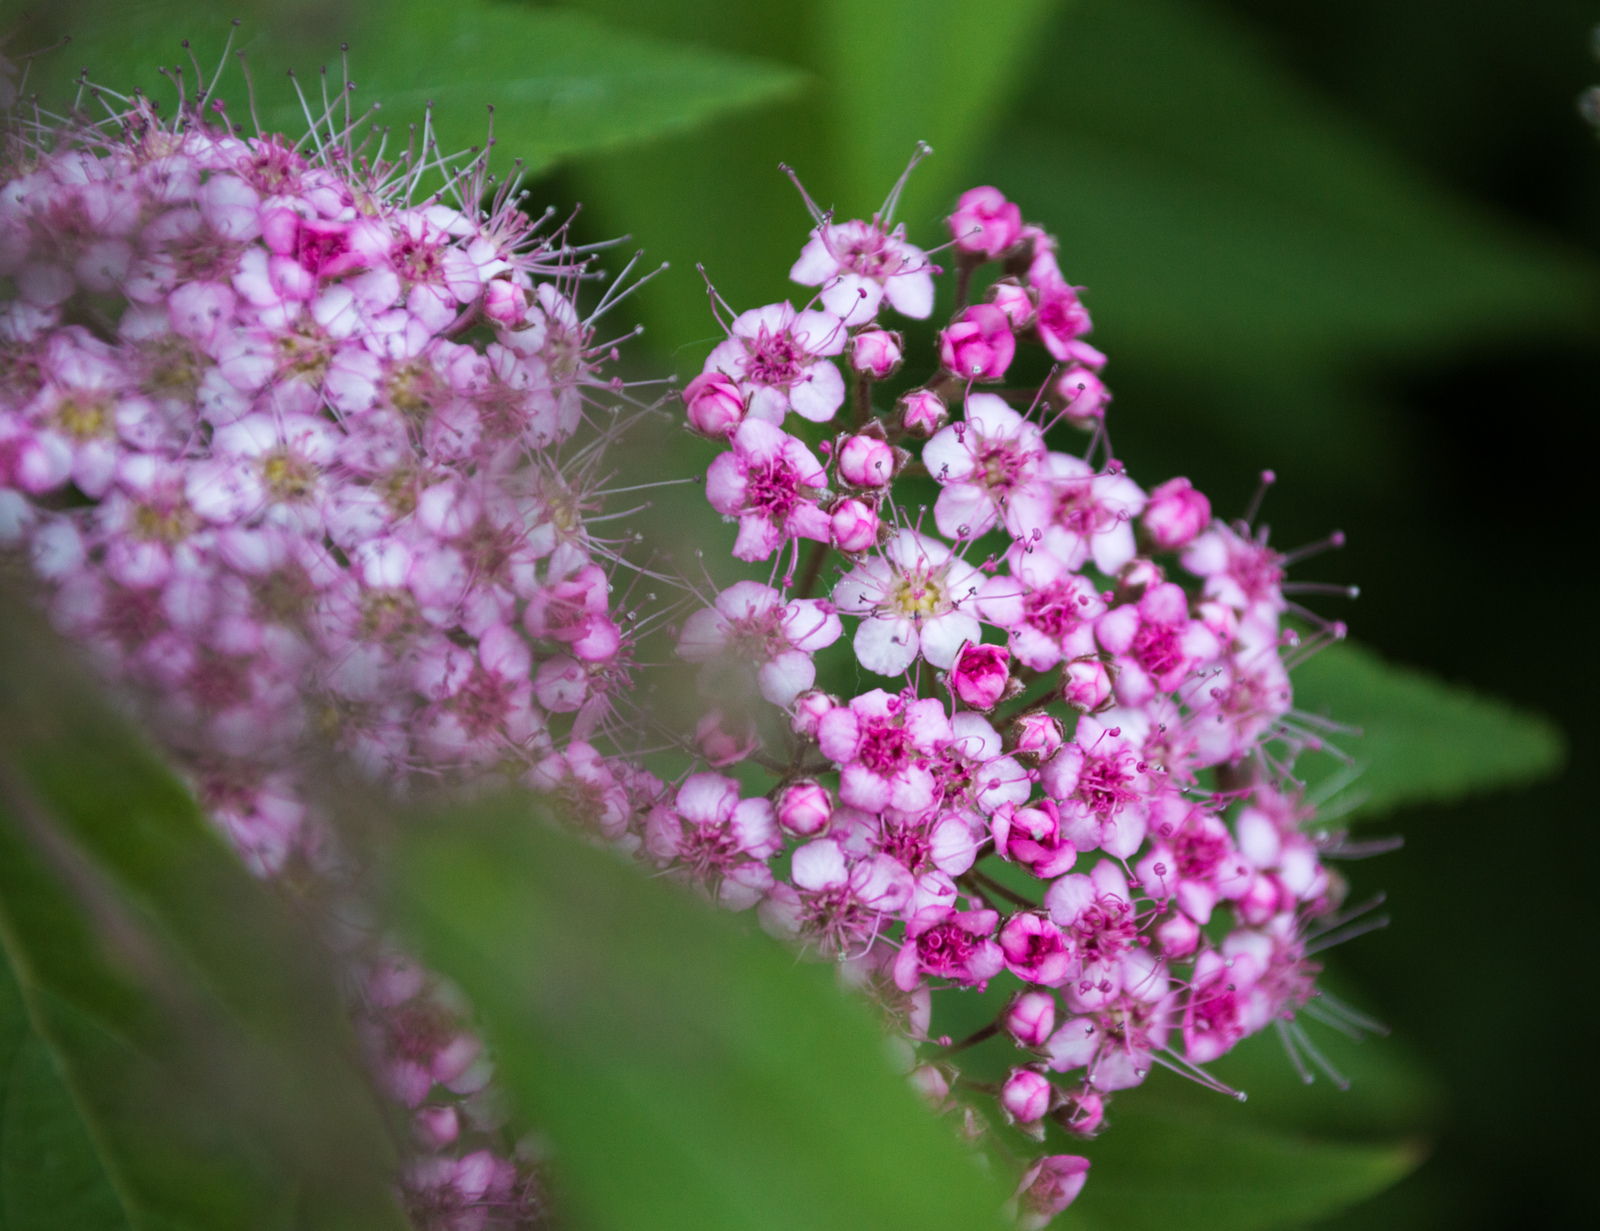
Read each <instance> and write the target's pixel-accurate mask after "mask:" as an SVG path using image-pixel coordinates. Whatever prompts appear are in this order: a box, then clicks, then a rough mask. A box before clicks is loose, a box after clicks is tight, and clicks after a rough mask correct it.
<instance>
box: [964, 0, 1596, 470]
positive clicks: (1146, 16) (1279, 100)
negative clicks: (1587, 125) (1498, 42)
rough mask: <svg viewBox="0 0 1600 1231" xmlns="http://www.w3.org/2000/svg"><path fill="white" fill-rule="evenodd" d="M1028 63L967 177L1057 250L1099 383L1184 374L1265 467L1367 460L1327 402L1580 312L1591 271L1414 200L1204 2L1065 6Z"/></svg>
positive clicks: (1578, 320) (1370, 148)
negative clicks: (1003, 122) (1268, 447)
mask: <svg viewBox="0 0 1600 1231" xmlns="http://www.w3.org/2000/svg"><path fill="white" fill-rule="evenodd" d="M1042 59H1043V61H1044V62H1045V63H1046V64H1048V65H1049V68H1048V71H1046V72H1044V73H1041V74H1039V75H1038V76H1037V77H1036V78H1035V79H1034V83H1033V88H1032V89H1031V90H1030V92H1029V93H1028V94H1027V95H1026V96H1025V97H1024V98H1023V100H1022V101H1021V103H1020V105H1019V106H1018V107H1017V108H1016V109H1015V111H1014V113H1013V122H1012V124H1011V125H1010V126H1009V127H1006V128H1002V130H1001V131H1000V133H999V134H998V135H997V137H996V139H995V140H993V141H992V142H991V143H990V144H989V145H988V147H987V150H986V157H985V158H984V160H983V162H982V164H981V167H982V170H981V174H980V178H985V179H989V180H991V181H992V182H994V183H995V184H997V185H998V186H999V187H1001V188H1003V189H1005V190H1006V191H1007V192H1008V193H1009V194H1012V195H1013V196H1014V197H1015V198H1016V199H1017V200H1019V201H1021V202H1022V204H1023V209H1024V212H1025V213H1026V214H1028V215H1030V216H1033V217H1037V218H1039V219H1040V220H1041V221H1043V222H1044V223H1045V224H1046V225H1047V226H1049V227H1050V228H1051V229H1052V230H1053V231H1055V232H1056V233H1057V234H1059V235H1060V237H1061V240H1062V254H1061V263H1062V267H1063V269H1064V270H1065V272H1066V273H1067V275H1068V276H1069V277H1070V278H1072V279H1073V280H1074V281H1078V282H1083V283H1086V284H1087V285H1088V286H1089V288H1090V291H1091V292H1092V298H1091V300H1090V302H1091V305H1092V307H1093V309H1094V312H1095V317H1096V321H1097V322H1098V323H1099V325H1100V333H1099V334H1097V341H1098V342H1100V343H1101V344H1102V345H1103V346H1104V347H1105V348H1106V349H1107V350H1108V351H1109V352H1110V353H1111V354H1112V355H1113V356H1115V357H1116V362H1117V364H1118V365H1119V366H1128V365H1131V364H1135V363H1136V364H1139V365H1141V366H1152V367H1156V368H1160V369H1164V370H1165V371H1166V373H1167V374H1168V376H1169V377H1171V378H1174V379H1176V380H1181V381H1182V382H1183V383H1184V384H1185V385H1192V384H1194V383H1196V377H1197V376H1200V377H1201V379H1202V380H1203V382H1204V385H1205V387H1206V389H1207V390H1208V391H1209V393H1210V394H1211V396H1210V397H1209V398H1207V399H1206V400H1204V401H1203V403H1201V407H1200V408H1201V409H1203V411H1204V412H1206V413H1207V414H1210V415H1212V416H1213V417H1214V418H1216V419H1217V420H1218V421H1220V422H1224V423H1227V422H1229V421H1230V420H1231V423H1232V426H1233V427H1235V428H1236V429H1237V430H1241V431H1245V432H1249V433H1253V434H1258V435H1262V436H1265V437H1267V438H1270V439H1271V440H1272V441H1273V442H1274V444H1275V445H1277V446H1278V447H1279V448H1280V449H1281V450H1282V451H1283V453H1284V454H1285V456H1283V457H1281V458H1280V459H1279V460H1280V461H1283V462H1287V461H1289V460H1291V459H1293V460H1296V461H1304V462H1306V463H1307V465H1308V467H1309V466H1312V465H1316V466H1320V467H1322V468H1326V467H1327V466H1328V465H1329V463H1330V462H1332V463H1333V464H1334V465H1336V466H1337V467H1338V468H1339V471H1340V472H1341V473H1348V472H1349V471H1350V470H1352V469H1354V468H1356V467H1358V466H1359V465H1361V464H1363V463H1364V462H1370V461H1371V459H1374V458H1376V459H1380V460H1381V457H1382V455H1383V443H1382V438H1381V437H1377V436H1375V435H1374V433H1373V432H1372V430H1371V429H1372V428H1373V427H1374V426H1375V424H1374V423H1372V422H1371V421H1370V419H1369V420H1367V421H1359V420H1358V422H1357V423H1355V424H1352V423H1347V422H1346V421H1345V420H1346V419H1347V418H1348V417H1349V414H1350V411H1349V407H1348V403H1347V402H1344V403H1342V400H1341V398H1340V397H1339V396H1338V390H1339V386H1340V385H1341V384H1348V383H1349V381H1350V378H1351V376H1352V375H1355V374H1358V373H1359V369H1360V367H1361V366H1362V365H1371V364H1373V363H1376V362H1380V361H1384V360H1388V359H1392V358H1394V357H1396V356H1411V355H1415V354H1417V353H1418V352H1419V351H1427V350H1438V349H1440V348H1442V347H1445V346H1451V345H1460V344H1462V343H1464V342H1466V341H1468V340H1476V339H1482V338H1487V337H1491V336H1503V335H1505V334H1506V333H1509V332H1515V331H1517V330H1525V329H1529V328H1532V327H1535V326H1550V325H1558V326H1564V327H1568V328H1575V327H1581V326H1582V325H1583V324H1584V322H1585V321H1587V320H1589V319H1590V317H1591V315H1592V310H1593V307H1594V304H1595V299H1596V296H1595V292H1596V287H1597V278H1596V270H1595V268H1594V267H1593V265H1592V263H1590V262H1588V261H1587V260H1585V259H1584V258H1582V257H1581V256H1579V255H1577V254H1575V253H1572V252H1570V251H1566V250H1563V249H1561V248H1559V247H1557V246H1556V245H1554V244H1551V243H1548V242H1545V241H1543V240H1541V239H1537V238H1533V237H1530V236H1528V235H1526V234H1523V233H1520V232H1518V231H1516V230H1514V229H1512V228H1511V227H1510V226H1507V225H1505V224H1504V223H1502V222H1501V221H1499V220H1498V219H1496V218H1494V217H1492V216H1490V215H1488V214H1487V213H1486V212H1485V211H1483V210H1481V209H1478V208H1475V207H1471V206H1469V205H1467V204H1466V203H1464V202H1463V201H1461V200H1460V199H1458V198H1455V197H1453V196H1452V195H1450V194H1449V193H1447V192H1445V191H1443V190H1441V189H1439V188H1437V187H1436V186H1434V185H1433V184H1431V183H1430V182H1429V181H1428V180H1427V179H1426V178H1425V177H1423V176H1422V175H1420V174H1418V173H1417V172H1415V171H1414V170H1412V169H1411V168H1410V167H1408V166H1407V165H1405V164H1404V163H1403V162H1402V161H1401V160H1400V159H1398V158H1396V157H1395V156H1393V155H1392V154H1390V153H1389V152H1388V151H1386V150H1385V149H1383V148H1382V147H1381V146H1380V145H1379V144H1378V143H1377V142H1376V141H1374V140H1373V139H1371V138H1369V137H1367V136H1366V135H1365V134H1363V133H1362V132H1361V131H1360V130H1359V129H1358V128H1356V127H1355V126H1354V125H1352V124H1350V123H1349V122H1347V121H1345V120H1344V119H1342V118H1341V117H1340V116H1339V115H1338V114H1337V113H1336V112H1335V111H1334V109H1333V108H1332V107H1330V106H1329V105H1327V104H1326V103H1325V102H1323V101H1322V100H1321V99H1320V98H1318V97H1317V96H1316V95H1315V93H1314V92H1312V91H1311V90H1310V89H1308V88H1307V87H1306V86H1304V85H1303V84H1301V83H1300V82H1299V81H1297V80H1296V79H1295V78H1294V77H1293V76H1292V75H1291V74H1290V73H1289V72H1287V71H1286V70H1284V69H1281V68H1280V67H1279V66H1278V65H1277V64H1276V63H1275V61H1274V58H1273V56H1272V55H1271V54H1270V53H1269V52H1268V51H1267V50H1266V48H1265V47H1264V46H1263V45H1262V44H1261V42H1260V40H1259V39H1257V38H1256V37H1255V36H1254V35H1253V33H1252V31H1251V30H1250V28H1249V27H1248V26H1247V25H1246V24H1245V23H1243V22H1242V21H1240V20H1239V19H1237V18H1233V17H1230V16H1228V15H1225V14H1224V13H1223V12H1221V11H1219V9H1218V8H1216V7H1214V6H1210V5H1204V4H1193V3H1180V2H1175V0H1102V2H1100V3H1089V4H1082V5H1078V6H1075V7H1074V8H1072V9H1071V10H1070V11H1069V12H1068V13H1067V14H1066V16H1065V17H1064V18H1063V19H1062V20H1061V21H1059V22H1057V23H1056V24H1055V26H1054V28H1053V36H1052V37H1051V39H1050V40H1049V46H1048V47H1047V48H1046V49H1045V52H1044V55H1043V57H1042ZM1330 384H1331V385H1332V386H1333V387H1334V389H1335V390H1336V393H1335V396H1332V397H1330V396H1328V394H1327V393H1326V392H1325V390H1326V388H1327V387H1328V386H1329V385H1330ZM1234 391H1239V392H1241V393H1242V394H1243V396H1238V397H1235V396H1233V392H1234ZM1250 391H1259V392H1257V393H1256V394H1255V395H1254V396H1252V395H1251V392H1250ZM1261 393H1266V394H1269V395H1270V396H1261V395H1260V394H1261ZM1190 400H1192V399H1187V398H1186V399H1183V400H1182V401H1179V402H1178V404H1177V405H1176V406H1175V409H1177V410H1179V411H1182V410H1183V409H1184V402H1185V401H1190ZM1363 437H1366V439H1363Z"/></svg>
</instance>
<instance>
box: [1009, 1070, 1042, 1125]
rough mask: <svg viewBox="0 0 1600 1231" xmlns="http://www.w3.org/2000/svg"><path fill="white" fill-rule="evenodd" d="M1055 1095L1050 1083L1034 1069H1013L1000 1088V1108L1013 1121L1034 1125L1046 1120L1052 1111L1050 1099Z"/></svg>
mask: <svg viewBox="0 0 1600 1231" xmlns="http://www.w3.org/2000/svg"><path fill="white" fill-rule="evenodd" d="M1054 1093H1055V1090H1054V1088H1053V1087H1052V1086H1051V1085H1050V1081H1049V1079H1048V1078H1046V1077H1045V1076H1044V1075H1043V1074H1041V1073H1035V1072H1034V1071H1033V1070H1032V1069H1012V1070H1011V1076H1009V1077H1007V1078H1006V1083H1005V1085H1003V1086H1001V1087H1000V1106H1002V1107H1004V1108H1005V1109H1006V1111H1007V1112H1008V1113H1009V1114H1010V1116H1011V1118H1012V1119H1013V1120H1017V1121H1019V1122H1021V1123H1023V1124H1032V1123H1033V1122H1034V1121H1036V1120H1042V1119H1044V1114H1045V1112H1047V1111H1049V1110H1050V1099H1051V1096H1052V1095H1053V1094H1054Z"/></svg>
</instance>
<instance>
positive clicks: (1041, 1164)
mask: <svg viewBox="0 0 1600 1231" xmlns="http://www.w3.org/2000/svg"><path fill="white" fill-rule="evenodd" d="M1088 1178H1089V1160H1088V1159H1087V1158H1081V1157H1079V1156H1078V1155H1076V1154H1050V1155H1046V1156H1045V1157H1044V1158H1041V1159H1040V1160H1039V1161H1038V1162H1036V1163H1034V1165H1033V1166H1032V1167H1029V1168H1028V1170H1027V1171H1025V1172H1024V1173H1023V1176H1022V1182H1021V1183H1020V1184H1018V1185H1017V1192H1016V1195H1015V1197H1013V1198H1012V1199H1013V1200H1014V1201H1016V1203H1017V1226H1018V1227H1020V1228H1021V1229H1022V1231H1042V1228H1044V1227H1047V1226H1049V1225H1050V1220H1051V1219H1053V1218H1054V1217H1055V1216H1056V1215H1057V1214H1059V1213H1061V1211H1062V1210H1064V1209H1066V1208H1067V1207H1068V1206H1069V1205H1071V1204H1072V1203H1073V1201H1075V1200H1076V1199H1077V1196H1078V1194H1079V1193H1080V1192H1082V1191H1083V1185H1084V1182H1085V1181H1086V1180H1087V1179H1088Z"/></svg>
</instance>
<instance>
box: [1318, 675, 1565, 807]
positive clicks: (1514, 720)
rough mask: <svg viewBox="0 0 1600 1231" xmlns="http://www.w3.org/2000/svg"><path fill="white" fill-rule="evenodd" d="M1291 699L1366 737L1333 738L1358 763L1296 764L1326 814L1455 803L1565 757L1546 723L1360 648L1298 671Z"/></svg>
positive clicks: (1321, 758) (1321, 756) (1537, 773)
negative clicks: (1453, 800) (1386, 660)
mask: <svg viewBox="0 0 1600 1231" xmlns="http://www.w3.org/2000/svg"><path fill="white" fill-rule="evenodd" d="M1294 692H1295V707H1296V708H1297V709H1299V710H1300V711H1302V712H1304V713H1309V714H1318V715H1321V716H1323V717H1327V718H1331V719H1333V720H1335V721H1336V722H1339V723H1343V724H1347V725H1349V726H1353V727H1357V728H1359V729H1360V732H1361V734H1360V735H1339V734H1335V735H1333V736H1331V737H1330V739H1329V742H1330V743H1332V744H1334V745H1336V746H1337V747H1339V748H1340V749H1342V750H1343V751H1345V752H1346V753H1348V754H1349V755H1350V756H1351V757H1352V758H1354V761H1353V764H1348V765H1347V764H1345V763H1343V762H1341V761H1339V760H1338V759H1336V758H1335V757H1334V756H1332V755H1330V754H1328V753H1325V752H1311V753H1307V754H1306V755H1305V756H1303V757H1302V758H1301V760H1300V762H1299V764H1298V766H1297V769H1298V770H1300V771H1301V772H1303V773H1304V774H1305V775H1306V780H1307V783H1308V786H1309V788H1310V792H1311V795H1312V797H1313V798H1317V799H1319V800H1321V802H1322V810H1323V812H1324V814H1325V815H1333V814H1338V813H1342V812H1349V811H1359V814H1360V815H1362V816H1372V815H1377V814H1379V813H1383V812H1388V811H1390V810H1392V809H1394V808H1397V807H1400V806H1401V805H1403V804H1409V803H1422V802H1431V803H1439V802H1444V801H1447V800H1451V799H1458V798H1460V797H1462V796H1464V795H1467V794H1470V793H1472V792H1474V791H1483V790H1489V789H1491V788H1495V787H1504V786H1510V785H1513V784H1516V783H1520V782H1527V781H1531V780H1533V779H1536V778H1541V777H1544V776H1546V775H1548V774H1551V773H1554V772H1555V771H1556V770H1557V769H1558V768H1560V766H1561V763H1562V761H1563V759H1564V757H1565V744H1564V741H1563V739H1562V736H1561V732H1560V731H1559V730H1558V729H1557V728H1556V727H1555V726H1554V725H1553V724H1552V723H1551V722H1549V720H1547V719H1545V718H1542V717H1540V716H1539V715H1537V714H1530V713H1528V712H1526V711H1524V710H1520V709H1517V708H1516V707H1514V706H1512V705H1508V704H1507V703H1505V702H1503V701H1498V700H1495V699H1494V698H1491V697H1482V696H1479V695H1477V694H1476V693H1473V692H1472V691H1470V690H1469V689H1466V688H1462V687H1459V686H1456V685H1451V684H1446V683H1444V682H1443V681H1441V680H1437V679H1434V678H1433V677H1432V676H1429V675H1427V674H1425V673H1424V672H1421V671H1417V670H1415V669H1413V668H1410V667H1400V666H1395V665H1393V664H1390V663H1385V662H1384V661H1383V660H1382V659H1381V658H1379V657H1378V655H1376V654H1375V653H1373V652H1372V651H1371V650H1368V649H1365V648H1364V647H1361V646H1357V645H1350V644H1344V645H1336V646H1331V647H1329V648H1328V649H1326V650H1324V651H1322V652H1321V653H1320V654H1317V655H1316V656H1315V657H1313V658H1312V659H1310V660H1309V661H1308V662H1306V663H1305V664H1304V665H1303V666H1301V667H1299V668H1297V669H1296V670H1295V673H1294Z"/></svg>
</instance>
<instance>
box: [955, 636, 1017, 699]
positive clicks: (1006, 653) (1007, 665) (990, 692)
mask: <svg viewBox="0 0 1600 1231" xmlns="http://www.w3.org/2000/svg"><path fill="white" fill-rule="evenodd" d="M1010 682H1011V651H1010V650H1008V649H1006V647H1005V646H1003V645H978V644H976V643H974V642H971V641H969V642H967V643H966V644H965V645H963V646H962V647H961V650H960V651H959V652H958V653H957V654H956V661H955V663H954V664H953V665H952V666H951V668H950V689H951V691H952V692H954V693H955V694H956V696H958V697H960V698H961V699H962V700H963V701H964V702H966V703H967V704H968V705H970V706H971V707H972V708H973V709H975V710H989V709H993V708H994V707H995V704H996V703H997V702H998V701H999V700H1000V698H1001V697H1003V696H1005V692H1006V685H1007V684H1009V683H1010Z"/></svg>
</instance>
